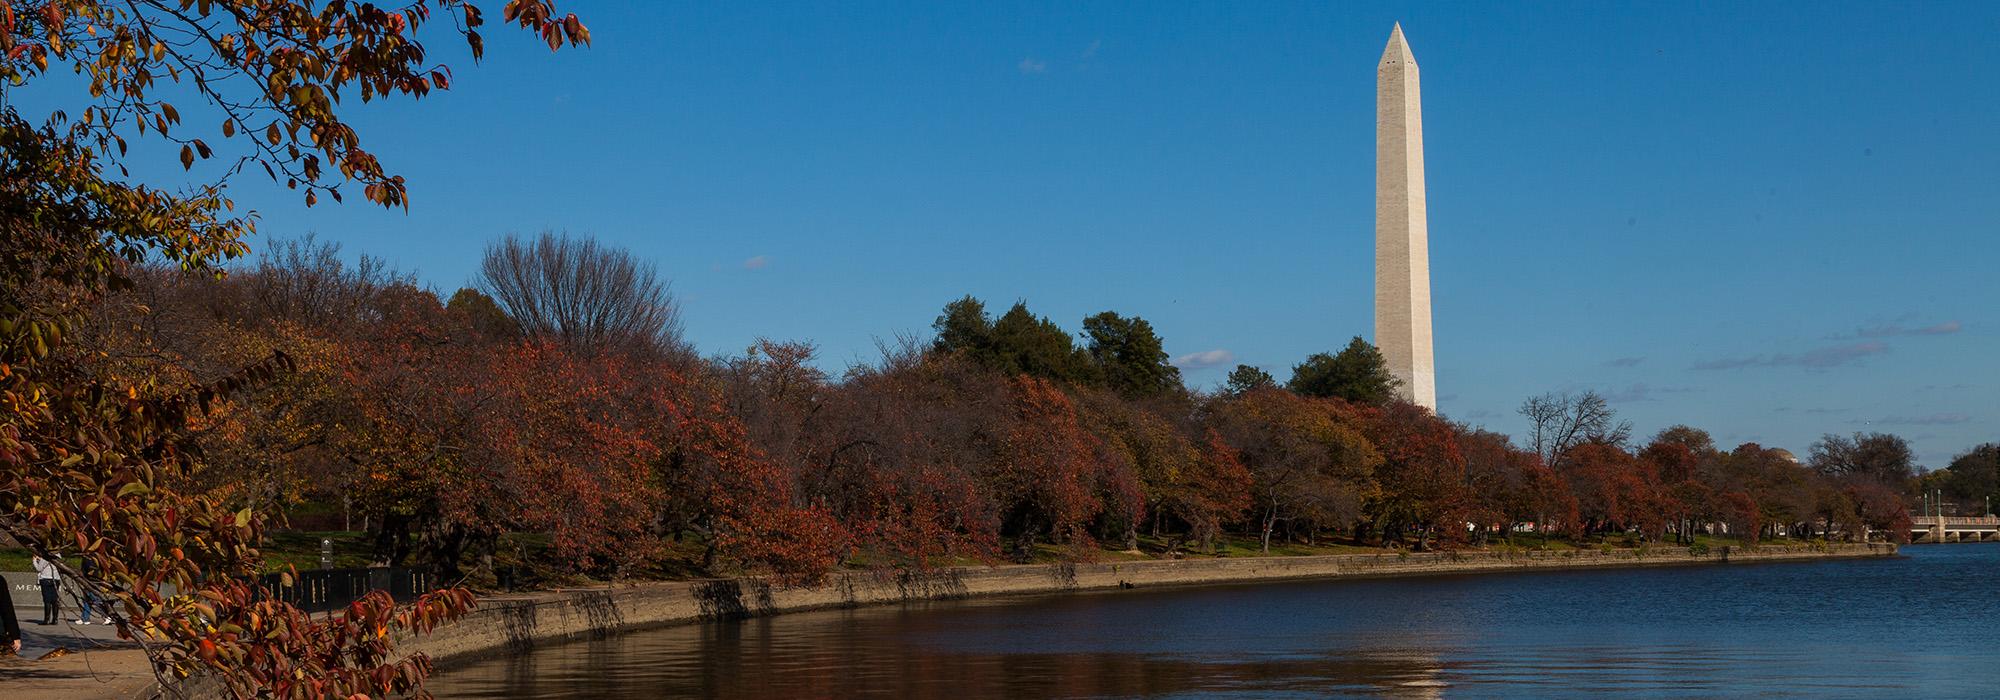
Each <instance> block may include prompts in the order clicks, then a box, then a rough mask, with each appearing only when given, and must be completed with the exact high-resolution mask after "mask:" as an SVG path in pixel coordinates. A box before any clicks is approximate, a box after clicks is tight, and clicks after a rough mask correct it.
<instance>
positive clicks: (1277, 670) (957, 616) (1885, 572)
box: [433, 545, 2000, 700]
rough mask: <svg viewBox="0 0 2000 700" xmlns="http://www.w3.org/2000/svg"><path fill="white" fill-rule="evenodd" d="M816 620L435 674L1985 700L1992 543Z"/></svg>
mask: <svg viewBox="0 0 2000 700" xmlns="http://www.w3.org/2000/svg"><path fill="white" fill-rule="evenodd" d="M1910 552H1911V553H1912V556H1911V557H1909V558H1907V559H1900V560H1886V561H1852V562H1827V563H1816V564H1792V565H1758V566H1742V565H1732V566H1723V567H1709V568H1698V569H1645V570H1629V571H1593V572H1571V573H1544V574H1524V575H1497V576H1477V577H1447V578H1430V579H1411V580H1401V581H1396V580H1377V581H1350V582H1317V583H1295V584H1267V585H1259V586H1232V587H1214V588H1201V589H1180V590H1162V591H1140V592H1121V593H1109V594H1086V595H1073V596H1050V597H1037V598H1016V599H1002V600H985V601H961V602H952V603H930V604H913V605H908V606H901V607H888V608H864V609H857V610H847V611H832V612H820V613H807V614H800V615H789V616H780V617H774V618H764V619H757V620H746V621H740V622H729V623H715V624H706V625H695V626H685V627H677V628H667V629H660V630H652V631H647V632H642V633H637V634H631V635H625V636H620V637H615V638H612V639H605V640H598V641H592V642H584V643H577V644H571V645H564V646H558V647H552V648H546V649H541V650H537V651H535V652H533V653H530V654H525V655H519V656H513V657H506V658H498V659H492V660H488V661H483V662H479V663H476V664H472V665H469V666H465V667H463V668H456V669H451V670H449V671H448V672H447V673H446V674H444V675H443V676H441V677H440V678H438V679H437V680H436V681H435V682H434V686H433V687H434V690H435V691H436V692H437V693H438V695H439V697H447V698H450V697H470V698H482V697H492V698H499V697H543V698H553V697H702V698H802V697H950V698H954V699H955V700H969V699H972V698H984V697H1010V698H1041V697H1138V696H1143V697H1230V696H1235V697H1323V696H1329V695H1336V696H1337V695H1386V696H1394V697H1419V698H1422V697H1452V696H1461V695H1463V696H1479V697H1486V696H1495V695H1499V696H1512V697H1549V696H1556V695H1566V696H1594V695H1607V694H1616V695H1625V696H1631V695H1642V696H1673V697H1712V696H1717V695H1739V694H1756V695H1765V696H1791V697H1883V696H1889V695H1898V694H1900V695H1915V696H1930V697H1940V696H1941V697H1953V696H1958V697H1981V696H1985V695H1986V691H1987V690H1990V689H1991V688H1992V687H1994V685H1995V684H1996V683H2000V670H1996V669H2000V664H1996V663H1994V662H1996V661H2000V607H1996V603H1995V598H1994V596H1993V595H1992V594H1991V593H1990V592H1989V591H1990V590H1991V585H1990V582H1992V581H1994V580H1995V578H1994V577H1995V576H2000V545H1994V546H1981V545H1957V546H1952V545H1943V546H1938V547H1932V548H1912V549H1911V550H1910Z"/></svg>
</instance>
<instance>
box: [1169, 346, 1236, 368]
mask: <svg viewBox="0 0 2000 700" xmlns="http://www.w3.org/2000/svg"><path fill="white" fill-rule="evenodd" d="M1235 361H1236V353H1233V352H1230V351H1228V350H1223V349H1221V348H1217V349H1214V350H1203V351H1201V352H1191V353H1188V354H1186V355H1182V356H1180V357H1176V358H1174V366H1175V367H1179V368H1181V369H1206V368H1209V367H1217V366H1221V365H1226V364H1229V363H1231V362H1235Z"/></svg>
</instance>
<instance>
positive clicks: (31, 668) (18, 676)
mask: <svg viewBox="0 0 2000 700" xmlns="http://www.w3.org/2000/svg"><path fill="white" fill-rule="evenodd" d="M39 612H40V611H39V610H37V611H35V613H39ZM35 613H30V615H31V616H30V617H29V619H27V620H23V621H22V624H21V655H20V656H18V657H8V658H4V659H0V697H4V698H6V699H7V700H42V699H43V698H50V699H54V698H88V697H135V696H137V695H140V694H142V693H144V692H145V691H146V690H147V689H149V688H150V687H151V684H152V681H153V675H152V671H151V669H150V667H149V665H148V664H147V662H146V655H145V654H144V653H143V652H141V651H139V645H137V644H134V643H132V642H127V641H124V640H121V639H119V638H118V630H117V628H116V627H115V626H112V625H102V624H93V625H78V624H76V623H75V622H74V621H72V620H65V621H63V622H61V623H59V624H54V625H38V624H35V622H36V619H35V618H33V617H32V615H33V614H35ZM72 614H73V613H72ZM100 621H101V620H100ZM59 648H60V649H65V650H67V653H64V654H62V655H60V656H56V657H53V658H50V659H49V660H47V661H38V660H36V659H40V658H41V657H42V656H44V655H46V654H48V653H49V652H51V651H54V650H56V649H59Z"/></svg>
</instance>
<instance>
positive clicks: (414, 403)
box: [78, 233, 1918, 581]
mask: <svg viewBox="0 0 2000 700" xmlns="http://www.w3.org/2000/svg"><path fill="white" fill-rule="evenodd" d="M135 279H136V284H135V288H134V289H133V290H131V291H129V292H126V293H122V294H119V295H115V296H114V297H112V298H111V299H110V300H109V301H107V303H105V304H103V305H101V307H100V309H99V311H98V312H97V313H95V314H93V315H92V316H91V319H92V322H91V323H90V324H88V325H87V326H86V327H85V328H84V329H82V330H81V335H80V338H81V340H80V341H79V342H78V347H87V348H92V349H93V355H94V357H93V358H84V359H81V360H79V361H81V362H85V363H99V364H101V365H102V367H101V368H100V369H101V371H103V372H106V373H109V374H114V375H129V376H154V377H162V378H166V379H165V381H172V382H196V383H198V382H202V381H209V380H212V379H213V378H214V377H216V376H218V375H221V374H223V373H226V372H228V371H230V369H231V368H235V367H240V366H243V365H244V364H245V363H249V362H253V361H255V360H256V359H257V358H260V357H267V356H272V355H282V356H284V357H285V358H287V364H288V365H289V371H287V372H284V373H281V374H280V375H279V376H275V377H273V378H271V379H270V380H269V381H267V382H264V383H262V384H259V385H257V386H254V387H248V388H246V389H244V390H243V391H242V392H240V393H239V394H238V395H237V396H236V397H235V398H233V399H231V400H229V401H227V402H225V403H224V404H222V405H221V406H220V407H219V408H218V409H217V410H215V411H213V412H212V413H210V414H209V415H207V416H205V417H204V418H203V419H202V421H201V422H200V425H199V426H198V430H197V431H196V432H195V434H194V436H193V440H192V443H193V445H194V446H195V447H196V448H198V449H199V452H200V454H201V455H202V467H201V468H200V469H199V470H197V471H196V472H194V474H193V475H192V479H193V480H194V482H195V483H196V484H197V485H198V487H199V488H200V489H201V490H202V491H203V492H205V493H209V494H212V495H215V496H216V497H218V498H221V499H223V500H224V501H226V502H228V503H230V504H233V505H234V506H235V507H243V508H254V509H258V510H260V511H268V512H274V513H278V512H285V511H287V510H290V509H295V508H298V507H301V506H308V505H313V504H321V505H324V504H331V503H338V504H340V505H341V506H342V508H344V509H345V510H346V511H347V512H349V513H351V514H352V515H353V517H354V518H356V519H358V520H359V521H361V522H365V523H366V527H367V529H368V530H369V532H370V538H371V540H372V542H373V547H374V551H375V556H376V557H377V558H378V560H379V561H381V562H382V563H385V564H393V565H419V566H429V567H435V568H437V569H439V570H441V571H443V572H445V573H446V574H448V575H452V576H459V575H468V574H469V575H472V576H475V577H476V578H475V580H486V581H492V580H493V577H494V576H495V575H496V572H495V570H494V565H493V562H494V561H495V557H496V555H506V554H509V553H510V552H511V553H512V554H514V555H515V556H502V557H501V558H504V559H508V560H510V561H521V560H531V561H539V562H540V565H541V566H544V567H547V568H548V569H551V570H552V571H553V572H557V573H562V572H567V573H581V574H588V575H593V576H599V577H619V576H647V575H658V574H659V573H660V572H662V571H668V570H678V571H686V570H699V571H704V572H709V573H732V572H745V573H762V574H769V575H774V576H777V577H780V578H782V579H785V580H790V581H810V580H813V579H814V578H816V577H817V576H818V575H820V574H823V573H824V572H827V571H829V570H832V569H833V568H836V567H839V566H842V565H871V566H889V567H900V568H927V567H933V566H938V565H942V564H948V563H963V562H976V561H984V562H1002V561H1028V560H1033V559H1036V558H1037V557H1048V556H1055V557H1067V558H1073V559H1087V558H1090V557H1093V556H1095V553H1096V552H1098V551H1101V550H1103V549H1104V548H1110V549H1126V550H1136V549H1141V548H1142V545H1141V541H1142V540H1144V541H1145V542H1147V543H1149V544H1148V545H1147V546H1149V547H1153V548H1157V549H1164V550H1166V551H1169V552H1213V551H1215V549H1216V547H1217V545H1218V542H1219V540H1220V538H1222V537H1224V536H1225V535H1229V534H1236V535H1240V536H1244V537H1248V538H1254V540H1255V541H1256V542H1257V545H1258V546H1259V547H1261V548H1264V549H1268V548H1270V547H1271V546H1272V545H1273V544H1274V543H1279V544H1282V543H1286V542H1298V543H1326V542H1341V543H1352V544H1366V545H1386V546H1395V547H1408V548H1413V549H1437V548H1452V547H1461V546H1470V545H1479V544H1484V543H1487V542H1490V541H1492V540H1494V539H1496V538H1504V539H1514V538H1517V537H1520V536H1521V535H1522V534H1524V533H1533V534H1534V535H1536V536H1538V537H1541V538H1546V537H1548V536H1549V535H1550V534H1554V535H1557V536H1560V537H1565V538H1569V539H1574V540H1582V539H1587V538H1601V537H1605V536H1617V537H1632V538H1638V539H1642V540H1645V541H1656V542H1660V541H1670V540H1671V541H1682V542H1685V541H1689V539H1690V538H1691V537H1693V536H1694V535H1696V534H1698V533H1718V534H1719V533H1723V532H1727V533H1729V534H1731V535H1734V536H1737V537H1742V538H1745V539H1747V540H1748V541H1750V542H1755V541H1757V540H1758V539H1759V538H1760V537H1769V536H1773V535H1785V536H1791V537H1813V536H1825V537H1836V538H1849V539H1859V538H1863V537H1866V536H1867V535H1868V532H1869V531H1871V530H1873V531H1887V532H1888V533H1891V535H1892V536H1894V535H1899V534H1900V533H1902V532H1903V531H1905V530H1907V528H1908V523H1909V513H1908V509H1907V506H1906V503H1907V498H1906V497H1907V495H1908V494H1909V492H1910V491H1911V490H1912V489H1913V488H1916V487H1917V483H1918V479H1917V477H1916V474H1915V473H1914V466H1913V463H1912V459H1911V456H1910V453H1909V448H1908V445H1907V444H1906V443H1904V442H1903V441H1902V440H1901V439H1900V438H1896V437H1893V436H1889V435H1881V434H1868V435H1856V436H1852V437H1842V436H1828V437H1827V438H1826V439H1825V440H1823V441H1821V442H1820V443H1819V444H1817V445H1815V446H1814V448H1813V451H1812V453H1811V455H1810V459H1807V460H1798V459H1795V458H1793V457H1792V456H1791V455H1790V454H1789V453H1786V452H1784V451H1782V450H1774V449H1768V448H1764V447H1762V446H1759V445H1755V444H1745V445H1740V446H1736V447H1734V448H1730V449H1726V450H1725V449H1722V448H1720V447H1718V446H1717V445H1715V444H1714V442H1713V440H1712V439H1711V438H1710V437H1709V436H1708V435H1707V434H1706V433H1703V432H1702V431H1700V430H1696V429H1693V428H1689V427H1686V426H1675V427H1672V428H1668V429H1666V430H1664V431H1661V432H1660V433H1659V434H1657V435H1655V436H1653V437H1652V438H1650V439H1648V440H1646V441H1645V442H1643V443H1637V442H1635V441H1634V440H1633V439H1632V437H1631V434H1630V433H1631V428H1630V425H1629V424H1627V423H1624V422H1621V421H1618V420H1617V418H1616V415H1615V412H1614V411H1613V409H1612V408H1611V407H1610V405H1609V404H1608V403H1607V402H1606V401H1605V400H1604V399H1603V398H1602V397H1600V396H1598V395H1596V394H1593V393H1587V392H1586V393H1581V394H1551V395H1547V396H1540V397H1534V398H1531V399H1529V400H1527V401H1526V402H1524V404H1523V405H1522V407H1521V412H1522V415H1523V416H1524V417H1525V418H1527V419H1528V420H1529V422H1530V424H1531V426H1532V429H1531V431H1530V433H1529V435H1527V436H1526V437H1525V438H1524V439H1525V444H1524V445H1516V444H1515V443H1514V441H1513V440H1512V439H1510V438H1509V437H1508V436H1505V435H1502V434H1499V433H1495V432H1491V431H1488V430H1484V429H1481V428H1476V427H1471V426H1468V425H1465V424H1462V423H1456V422H1453V421H1450V420H1448V419H1446V418H1443V417H1440V416H1438V415H1435V414H1433V413H1431V412H1430V411H1428V410H1426V409H1422V408H1420V407H1417V406H1414V405H1411V404H1408V403H1406V402H1402V401H1400V400H1398V399H1396V398H1395V393H1394V388H1395V380H1394V378H1393V377H1391V376H1390V375H1389V373H1388V372H1387V371H1386V369H1385V367H1384V365H1383V362H1382V358H1381V356H1380V354H1379V353H1378V352H1376V351H1375V349H1374V348H1372V347H1371V346H1369V345H1368V344H1367V343H1366V342H1365V341H1363V340H1361V339H1359V338H1356V339H1354V340H1353V341H1351V342H1350V343H1349V344H1348V345H1347V346H1346V347H1345V348H1343V349H1341V350H1340V351H1338V352H1333V353H1322V354H1316V355H1313V356H1311V357H1309V358H1306V359H1305V360H1303V361H1301V362H1300V363H1299V364H1298V365H1296V366H1295V367H1294V368H1293V370H1292V373H1291V376H1290V377H1289V379H1288V381H1286V382H1284V383H1283V384H1280V383H1278V382H1276V381H1275V380H1274V379H1273V378H1272V377H1271V376H1270V375H1269V374H1268V373H1266V372H1264V371H1262V370H1259V369H1256V368H1251V367H1238V368H1237V369H1236V370H1235V371H1234V372H1232V373H1231V374H1230V377H1229V380H1228V382H1227V383H1226V384H1225V385H1224V386H1223V387H1221V388H1219V389H1217V390H1214V391H1199V390H1191V389H1189V388H1187V387H1186V386H1185V385H1184V384H1183V382H1182V381H1181V378H1180V375H1179V371H1178V369H1177V368H1175V367H1174V366H1173V365H1172V364H1171V362H1170V361H1169V358H1168V355H1167V353H1166V352H1165V350H1164V344H1163V342H1162V340H1161V338H1160V337H1159V335H1158V334H1157V333H1156V332H1155V331H1154V329H1153V327H1152V326H1151V324H1149V323H1148V322H1147V321H1145V320H1144V319H1141V318H1137V317H1130V316H1124V315H1120V314H1118V313H1114V312H1110V311H1106V312H1103V313H1099V314H1095V315H1092V316H1090V317H1088V318H1085V319H1084V320H1083V322H1082V324H1081V327H1082V329H1083V332H1082V333H1081V334H1080V337H1078V336H1071V335H1070V334H1069V333H1068V332H1067V331H1065V330H1063V329H1062V327H1061V326H1059V325H1058V324H1056V323H1055V322H1053V321H1052V320H1050V319H1048V318H1045V317H1038V316H1036V315H1034V314H1033V313H1032V312H1031V311H1030V310H1029V309H1028V307H1027V305H1026V304H1025V303H1016V304H1014V305H1012V306H1011V307H1010V308H1009V309H1008V310H1007V311H1006V312H1004V313H1002V314H1000V315H998V316H997V317H995V316H994V315H992V314H991V313H990V312H988V311H987V310H986V307H985V304H984V303H983V302H981V301H980V300H978V299H974V298H972V297H965V298H962V299H958V300H955V301H952V302H950V303H948V304H946V305H945V306H944V307H943V309H942V310H941V311H940V313H939V315H938V317H937V318H936V319H935V321H934V323H933V330H934V331H935V333H934V336H932V337H931V338H929V339H926V340H916V339H906V340H903V341H900V342H898V343H893V344H886V345H885V347H884V348H883V349H882V355H881V358H880V359H879V360H877V361H874V362H870V363H864V364H859V365H856V366H853V367H849V368H847V369H846V370H845V371H843V372H840V373H839V374H837V375H835V374H832V373H829V372H828V371H827V370H825V369H822V368H821V367H820V366H819V364H818V363H817V362H816V351H815V349H814V347H813V346H812V345H811V344H809V343H802V342H785V341H776V340H760V341H758V342H757V343H756V344H754V345H753V346H752V347H750V348H748V349H746V350H745V351H743V352H741V353H737V354H731V355H723V356H715V357H706V358H704V357H700V356H699V355H698V354H697V353H696V352H695V350H694V349H693V348H692V347H690V346H689V344H688V343H687V342H686V341H685V339H684V338H682V336H681V333H680V331H679V328H678V326H677V324H676V322H675V319H677V318H678V313H679V310H678V308H676V306H675V305H676V303H677V302H676V301H675V300H674V298H673V296H672V295H671V293H669V291H668V287H667V285H665V284H664V283H662V282H661V281H659V280H658V279H657V273H656V272H655V271H654V270H652V269H651V268H650V267H648V266H646V265H644V264H642V263H640V262H639V261H637V260H636V259H634V258H633V256H631V255H630V254H629V253H628V252H626V251H623V250H619V249H616V248H611V247H607V246H603V245H601V244H599V243H597V242H595V241H592V240H589V239H587V238H580V237H571V236H567V235H562V234H554V233H544V234H541V235H538V236H532V237H511V236H510V237H507V238H505V239H502V240H500V241H498V242H496V243H494V244H493V245H492V246H490V248H489V250H488V252H487V255H486V256H485V258H484V260H483V264H482V267H481V269H480V273H479V277H478V282H477V283H476V284H475V285H474V286H473V287H469V288H466V289H461V290H458V291H456V292H455V293H453V294H451V295H449V296H448V297H447V296H446V295H442V294H439V293H435V292H432V291H429V290H425V289H422V288H420V287H418V286H417V285H416V284H415V283H414V281H413V280H411V279H410V278H409V277H407V276H402V275H398V274H397V273H395V272H393V271H390V270H389V269H387V267H386V266H385V265H383V264H381V263H380V262H379V261H376V260H374V259H372V258H368V257H366V256H363V257H361V258H360V259H359V262H358V263H355V264H348V263H346V262H344V261H343V259H342V256H340V255H339V254H338V249H337V246H334V245H332V244H327V243H322V242H319V241H316V240H314V239H312V238H306V239H301V240H293V241H286V242H281V243H278V244H276V245H274V246H272V247H271V248H270V249H269V250H268V251H267V252H266V253H265V254H264V255H263V256H262V258H261V259H260V260H259V262H258V263H257V264H256V265H254V266H249V267H246V268H244V269H241V270H238V271H236V272H235V273H234V274H231V275H229V276H228V277H226V278H221V279H216V278H190V277H187V276H184V275H179V274H175V273H173V272H172V271H168V270H160V269H147V270H145V272H144V273H143V274H140V275H137V276H136V278H135ZM522 534H528V535H532V536H533V537H534V538H540V539H533V538H529V539H524V538H522V537H519V536H518V535H522ZM524 543H540V544H532V545H531V544H524ZM525 546H540V547H545V549H538V550H536V556H521V555H522V554H523V553H522V552H520V551H518V550H520V548H522V547H525ZM510 548H511V550H510Z"/></svg>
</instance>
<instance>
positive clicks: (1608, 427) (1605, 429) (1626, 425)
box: [1519, 391, 1632, 470]
mask: <svg viewBox="0 0 2000 700" xmlns="http://www.w3.org/2000/svg"><path fill="white" fill-rule="evenodd" d="M1519 413H1520V414H1521V416H1522V417H1524V418H1527V419H1528V427H1529V432H1528V444H1529V447H1530V448H1531V449H1533V450H1534V451H1535V454H1538V455H1541V457H1542V463H1543V464H1546V465H1548V466H1549V468H1551V469H1557V470H1560V469H1561V468H1562V466H1563V462H1564V461H1566V459H1567V458H1568V456H1569V451H1570V450H1571V449H1572V448H1575V447H1576V446H1578V445H1582V444H1584V443H1590V442H1595V443H1602V444H1607V445H1622V444H1624V443H1625V441H1626V440H1627V439H1629V438H1630V437H1631V436H1632V423H1631V421H1620V420H1618V412H1617V411H1616V410H1615V409H1613V408H1611V404H1610V402H1608V401H1605V400H1604V397H1603V396H1599V395H1598V394H1597V392H1595V391H1585V392H1582V393H1570V392H1561V393H1548V394H1543V395H1541V396H1535V397H1531V398H1529V399H1528V400H1526V401H1523V402H1522V403H1521V408H1520V409H1519Z"/></svg>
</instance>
